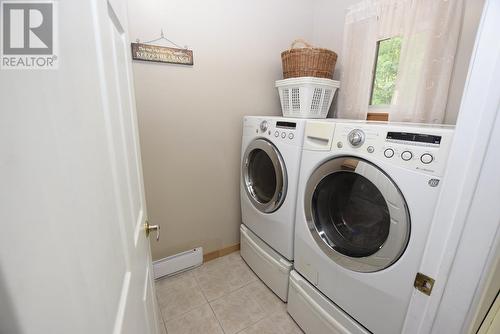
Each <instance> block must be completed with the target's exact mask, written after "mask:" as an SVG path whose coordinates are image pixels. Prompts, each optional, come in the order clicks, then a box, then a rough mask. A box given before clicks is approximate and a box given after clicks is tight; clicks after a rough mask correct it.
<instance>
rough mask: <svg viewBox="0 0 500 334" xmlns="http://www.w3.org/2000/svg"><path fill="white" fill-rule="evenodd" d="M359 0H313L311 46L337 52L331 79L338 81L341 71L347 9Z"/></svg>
mask: <svg viewBox="0 0 500 334" xmlns="http://www.w3.org/2000/svg"><path fill="white" fill-rule="evenodd" d="M359 1H360V0H335V1H334V0H315V1H314V14H313V15H314V19H313V40H312V41H313V44H314V45H316V46H318V47H322V48H327V49H330V50H333V51H335V52H337V54H338V59H337V65H336V67H335V73H334V75H333V78H334V79H335V80H339V78H340V71H342V64H341V60H342V42H343V36H344V18H345V13H346V11H347V8H348V7H349V6H352V5H353V4H355V3H358V2H359Z"/></svg>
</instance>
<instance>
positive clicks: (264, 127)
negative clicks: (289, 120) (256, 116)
mask: <svg viewBox="0 0 500 334" xmlns="http://www.w3.org/2000/svg"><path fill="white" fill-rule="evenodd" d="M268 127H269V124H268V123H267V121H262V122H260V131H262V132H264V131H266V130H267V128H268Z"/></svg>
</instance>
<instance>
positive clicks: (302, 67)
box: [281, 39, 337, 79]
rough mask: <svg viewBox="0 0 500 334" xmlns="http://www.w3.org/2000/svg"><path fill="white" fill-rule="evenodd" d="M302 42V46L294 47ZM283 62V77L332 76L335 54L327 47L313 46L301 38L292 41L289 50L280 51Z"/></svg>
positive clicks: (329, 77)
mask: <svg viewBox="0 0 500 334" xmlns="http://www.w3.org/2000/svg"><path fill="white" fill-rule="evenodd" d="M298 43H302V44H303V45H304V46H305V47H304V48H295V46H296V45H297V44H298ZM281 62H282V64H283V78H284V79H288V78H297V77H316V78H327V79H331V78H332V77H333V71H334V70H335V63H336V62H337V54H336V53H335V52H333V51H331V50H328V49H322V48H315V47H313V46H312V45H310V44H309V43H307V42H306V41H304V40H302V39H297V40H295V41H293V43H292V45H291V46H290V50H286V51H283V52H282V53H281Z"/></svg>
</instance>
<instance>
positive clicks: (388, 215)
mask: <svg viewBox="0 0 500 334" xmlns="http://www.w3.org/2000/svg"><path fill="white" fill-rule="evenodd" d="M304 201H305V202H304V208H305V216H306V221H307V225H308V228H309V231H310V232H311V234H312V236H313V238H314V239H315V241H316V243H317V244H318V245H319V247H320V248H321V249H322V251H323V252H324V253H325V254H326V255H328V256H329V257H330V258H331V259H332V260H333V261H335V262H336V263H337V264H339V265H341V266H342V267H344V268H347V269H350V270H354V271H358V272H374V271H379V270H382V269H384V268H387V267H389V266H390V265H391V264H393V263H394V262H396V261H397V260H398V259H399V257H400V256H401V255H402V254H403V252H404V250H405V248H406V245H407V244H408V240H409V236H410V215H409V212H408V206H407V204H406V201H405V199H404V197H403V195H402V194H401V192H400V190H399V188H398V187H397V186H396V184H395V183H394V182H393V181H392V180H391V179H390V177H389V176H388V175H387V174H386V173H385V172H383V171H382V170H381V169H380V168H378V167H377V166H376V165H374V164H372V163H371V162H369V161H367V160H364V159H361V158H357V157H353V156H342V157H336V158H333V159H331V160H328V161H326V162H325V163H323V164H321V165H320V166H319V167H318V168H317V169H316V170H315V171H314V172H313V173H312V175H311V176H310V178H309V180H308V182H307V184H306V189H305V198H304Z"/></svg>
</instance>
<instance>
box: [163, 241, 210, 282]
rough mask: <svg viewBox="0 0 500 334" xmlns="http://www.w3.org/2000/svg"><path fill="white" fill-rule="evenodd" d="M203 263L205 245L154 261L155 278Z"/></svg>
mask: <svg viewBox="0 0 500 334" xmlns="http://www.w3.org/2000/svg"><path fill="white" fill-rule="evenodd" d="M202 263H203V247H197V248H194V249H191V250H188V251H186V252H182V253H179V254H175V255H172V256H169V257H165V258H163V259H160V260H156V261H153V272H154V276H155V279H157V278H160V277H163V276H171V275H174V274H177V273H179V272H181V271H185V270H188V269H192V268H195V267H197V266H199V265H201V264H202Z"/></svg>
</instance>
